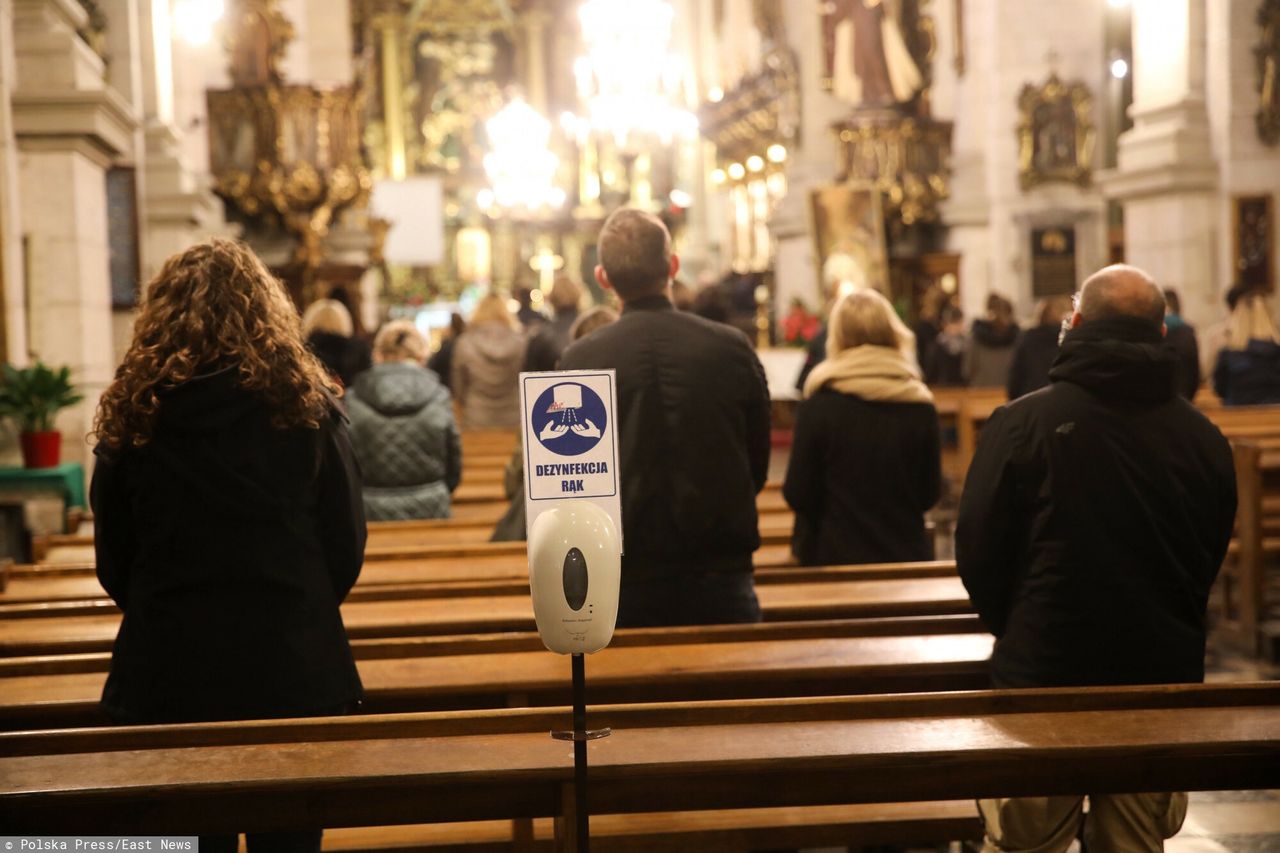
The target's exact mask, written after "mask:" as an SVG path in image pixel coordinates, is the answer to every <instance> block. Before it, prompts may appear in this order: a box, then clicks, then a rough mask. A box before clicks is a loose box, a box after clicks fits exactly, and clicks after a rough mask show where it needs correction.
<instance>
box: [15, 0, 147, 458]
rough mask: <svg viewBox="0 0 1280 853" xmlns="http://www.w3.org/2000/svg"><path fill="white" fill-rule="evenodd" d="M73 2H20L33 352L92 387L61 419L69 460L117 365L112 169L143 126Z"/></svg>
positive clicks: (20, 127)
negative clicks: (110, 233) (109, 202)
mask: <svg viewBox="0 0 1280 853" xmlns="http://www.w3.org/2000/svg"><path fill="white" fill-rule="evenodd" d="M85 17H86V16H85V13H84V10H83V9H82V8H81V7H80V6H79V4H77V3H75V2H73V0H16V2H15V4H14V44H15V47H16V57H17V69H18V87H17V89H16V90H15V91H14V92H13V96H12V103H13V114H14V124H15V128H16V131H17V138H18V145H19V149H20V151H21V155H20V177H19V192H20V193H21V194H22V198H23V205H22V227H23V230H24V231H25V232H26V235H27V241H28V252H27V260H28V263H29V267H28V269H27V278H28V281H29V282H30V304H29V305H28V311H29V328H30V335H31V337H30V347H31V350H32V352H33V353H35V354H36V355H38V356H39V357H40V358H42V359H43V360H44V361H45V362H47V363H49V364H51V365H61V364H66V365H69V366H70V367H71V369H72V373H73V375H74V377H75V380H76V382H77V384H78V385H79V386H80V388H81V389H82V391H83V392H84V395H85V401H84V402H83V403H81V404H80V405H78V406H76V407H74V408H72V409H69V410H66V411H65V412H64V413H63V414H62V415H61V416H60V417H59V419H58V427H59V429H61V431H62V433H63V453H64V456H65V458H67V459H72V460H85V459H87V457H88V455H89V454H88V452H87V450H88V448H87V445H86V443H85V435H86V433H87V432H88V431H89V429H90V427H91V426H92V420H93V410H94V407H95V405H96V404H97V399H98V396H99V394H100V393H101V391H102V389H103V388H104V387H105V386H106V384H107V383H108V382H109V381H110V379H111V376H112V373H113V370H114V365H115V361H114V354H113V351H112V330H111V290H110V282H109V279H108V267H107V261H108V250H107V209H106V169H107V167H108V165H109V164H110V163H111V162H112V161H113V159H114V158H116V157H118V156H120V155H121V154H122V153H125V152H127V151H128V150H129V149H130V146H131V144H132V141H133V140H132V134H133V131H134V127H135V126H136V123H135V122H134V120H133V116H132V115H131V113H130V110H129V108H128V104H127V103H126V102H125V101H124V100H123V99H122V98H121V97H120V96H119V95H118V94H117V93H116V92H115V91H113V90H112V89H110V88H108V87H107V86H106V85H105V84H104V82H103V78H104V68H103V63H102V60H101V59H100V58H99V57H98V56H97V55H96V54H94V53H93V52H92V51H91V50H90V49H89V47H88V46H87V45H86V44H85V43H84V42H83V41H82V40H81V39H80V38H79V36H77V35H76V30H77V28H79V27H82V26H84V24H85V23H86V21H85Z"/></svg>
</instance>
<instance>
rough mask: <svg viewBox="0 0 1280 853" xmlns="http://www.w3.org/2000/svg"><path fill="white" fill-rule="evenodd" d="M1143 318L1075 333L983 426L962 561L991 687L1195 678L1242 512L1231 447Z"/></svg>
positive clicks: (967, 497) (964, 503)
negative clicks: (1036, 380)
mask: <svg viewBox="0 0 1280 853" xmlns="http://www.w3.org/2000/svg"><path fill="white" fill-rule="evenodd" d="M1174 370H1175V368H1174V363H1173V355H1172V353H1171V352H1170V351H1169V350H1168V349H1167V348H1166V347H1164V346H1163V345H1162V343H1161V340H1160V336H1159V332H1157V331H1155V330H1152V329H1151V328H1150V326H1148V325H1146V324H1144V323H1142V322H1141V321H1138V320H1131V319H1128V318H1119V319H1115V320H1101V321H1095V322H1093V323H1088V324H1085V325H1084V326H1081V327H1080V328H1078V329H1076V330H1075V331H1073V332H1071V333H1070V334H1069V335H1068V336H1067V338H1066V341H1065V342H1064V344H1063V347H1062V352H1061V354H1060V355H1059V356H1058V359H1057V361H1056V362H1055V363H1054V366H1053V369H1052V370H1051V371H1050V373H1049V378H1050V380H1051V383H1052V384H1051V385H1050V387H1048V388H1045V389H1042V390H1040V391H1037V392H1035V393H1033V394H1029V395H1027V396H1025V397H1022V398H1020V399H1018V400H1015V401H1013V402H1012V403H1009V404H1008V405H1006V406H1002V407H1001V408H999V409H997V410H996V412H995V413H994V414H993V415H992V417H991V420H989V421H988V422H987V425H986V426H985V427H984V428H983V430H982V435H981V438H980V440H979V442H978V449H977V454H976V455H975V457H974V460H973V464H972V466H971V467H970V468H969V474H968V479H967V480H966V481H965V487H964V495H963V497H962V499H961V502H960V516H959V520H958V524H957V528H956V561H957V563H958V565H959V569H960V575H961V577H962V578H963V579H964V583H965V586H966V588H967V589H968V590H969V595H970V597H971V598H972V599H973V603H974V605H975V606H976V607H977V609H978V612H979V613H980V614H981V616H982V619H983V621H984V622H985V623H986V624H987V626H988V627H989V628H990V629H991V631H992V633H993V634H995V635H996V637H997V638H998V639H997V642H996V647H995V652H994V653H993V655H992V659H991V671H992V679H993V682H994V684H995V686H996V687H1041V686H1055V685H1056V686H1065V685H1084V684H1156V683H1173V682H1195V681H1201V680H1202V679H1203V677H1204V643H1205V607H1206V601H1207V598H1208V595H1209V588H1210V587H1211V586H1212V585H1213V581H1214V578H1215V576H1216V575H1217V573H1218V569H1219V567H1220V566H1221V565H1222V560H1223V557H1224V556H1225V555H1226V552H1227V542H1228V541H1229V540H1230V538H1231V528H1232V523H1233V520H1234V517H1235V509H1236V490H1235V474H1234V468H1233V466H1232V459H1231V450H1230V447H1229V446H1228V444H1227V441H1226V439H1224V438H1223V437H1222V434H1221V433H1219V432H1218V430H1217V428H1216V427H1214V426H1213V424H1211V423H1210V422H1209V421H1208V420H1207V419H1206V418H1205V417H1204V416H1203V415H1202V414H1200V413H1199V412H1198V411H1196V409H1195V408H1194V407H1192V406H1191V404H1190V403H1188V402H1187V401H1186V400H1184V399H1182V398H1181V397H1179V396H1177V393H1176V390H1175V384H1174V375H1175V374H1174Z"/></svg>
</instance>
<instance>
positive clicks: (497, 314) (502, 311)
mask: <svg viewBox="0 0 1280 853" xmlns="http://www.w3.org/2000/svg"><path fill="white" fill-rule="evenodd" d="M482 323H502V324H503V325H505V326H506V327H507V328H509V329H519V328H520V321H519V320H517V319H516V318H515V315H513V314H512V313H511V309H510V308H508V307H507V300H506V299H505V298H504V297H502V296H499V295H498V294H496V293H490V294H489V295H488V296H485V297H484V298H483V299H481V300H480V301H479V302H477V303H476V310H475V311H473V312H472V314H471V325H472V326H479V325H481V324H482Z"/></svg>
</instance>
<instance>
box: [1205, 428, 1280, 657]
mask: <svg viewBox="0 0 1280 853" xmlns="http://www.w3.org/2000/svg"><path fill="white" fill-rule="evenodd" d="M1231 449H1232V453H1233V455H1234V457H1235V467H1236V489H1237V494H1238V505H1237V509H1236V531H1237V541H1238V543H1239V546H1238V548H1237V549H1236V551H1235V555H1234V560H1228V561H1227V564H1226V565H1225V566H1224V567H1223V571H1222V576H1221V578H1220V579H1219V592H1220V596H1219V610H1218V614H1217V615H1218V619H1219V624H1220V625H1221V627H1222V628H1223V629H1224V634H1225V635H1226V636H1227V638H1228V639H1229V640H1231V641H1232V642H1233V643H1234V644H1235V645H1236V646H1238V647H1239V648H1241V649H1242V650H1243V651H1245V652H1246V653H1248V654H1250V655H1259V654H1261V655H1263V656H1265V657H1267V658H1269V659H1271V660H1276V659H1277V654H1278V650H1277V648H1276V642H1277V638H1280V630H1277V626H1276V625H1273V624H1268V623H1267V604H1268V602H1267V593H1266V590H1267V560H1268V557H1270V558H1272V559H1274V558H1275V556H1276V555H1277V554H1280V438H1272V439H1255V440H1251V441H1236V442H1232V445H1231Z"/></svg>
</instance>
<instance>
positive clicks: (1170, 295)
mask: <svg viewBox="0 0 1280 853" xmlns="http://www.w3.org/2000/svg"><path fill="white" fill-rule="evenodd" d="M1164 304H1165V307H1166V308H1168V309H1169V313H1170V314H1181V313H1182V300H1181V299H1179V298H1178V291H1176V290H1174V289H1173V288H1172V287H1166V288H1165V289H1164Z"/></svg>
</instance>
